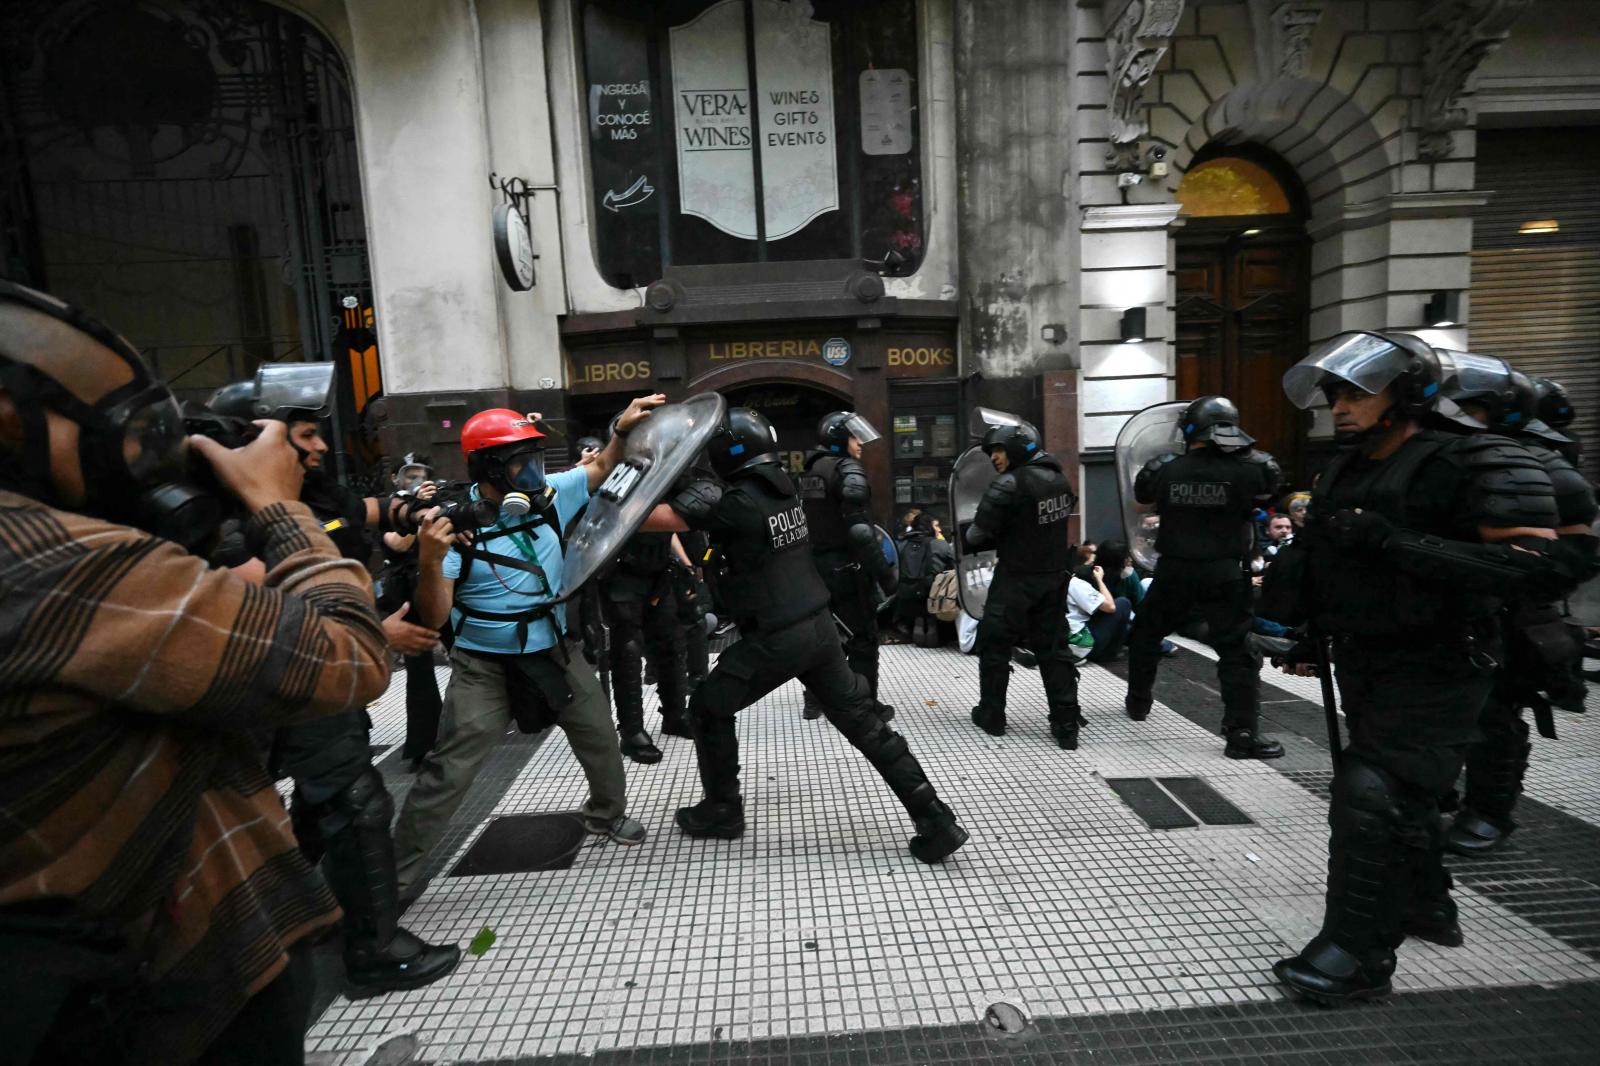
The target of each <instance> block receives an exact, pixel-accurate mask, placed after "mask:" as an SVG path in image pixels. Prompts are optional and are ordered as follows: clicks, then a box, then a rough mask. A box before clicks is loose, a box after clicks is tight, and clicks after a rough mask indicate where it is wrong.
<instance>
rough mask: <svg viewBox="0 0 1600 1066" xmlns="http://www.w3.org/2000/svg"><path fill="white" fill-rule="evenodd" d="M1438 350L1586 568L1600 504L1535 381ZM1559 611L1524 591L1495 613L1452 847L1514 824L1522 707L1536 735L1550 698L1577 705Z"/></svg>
mask: <svg viewBox="0 0 1600 1066" xmlns="http://www.w3.org/2000/svg"><path fill="white" fill-rule="evenodd" d="M1444 355H1445V360H1446V363H1447V367H1446V377H1447V384H1446V386H1445V390H1444V391H1445V395H1446V396H1447V397H1448V398H1449V399H1451V400H1453V401H1455V403H1456V404H1457V405H1458V406H1459V407H1461V408H1462V410H1463V411H1465V412H1466V413H1467V414H1468V415H1469V416H1471V417H1472V418H1473V419H1474V420H1476V421H1478V422H1481V423H1483V425H1484V426H1486V427H1487V429H1488V431H1489V432H1491V433H1495V434H1499V435H1502V436H1504V437H1507V438H1509V439H1511V440H1515V441H1516V442H1517V443H1518V444H1520V445H1521V446H1522V447H1523V448H1524V449H1526V450H1527V451H1528V453H1529V454H1531V455H1532V456H1533V457H1534V458H1535V459H1536V460H1538V462H1539V465H1540V466H1542V467H1543V468H1544V471H1545V473H1546V474H1547V475H1548V476H1549V478H1550V482H1551V486H1552V488H1553V489H1554V491H1555V503H1556V515H1557V522H1558V525H1557V526H1556V535H1557V538H1558V539H1557V541H1556V543H1555V544H1554V545H1553V546H1552V547H1551V551H1552V552H1553V553H1557V554H1563V553H1564V554H1565V555H1566V556H1567V558H1568V561H1569V565H1571V566H1572V567H1573V568H1574V569H1575V570H1577V571H1580V572H1588V571H1590V570H1592V568H1593V566H1594V557H1595V544H1596V541H1595V538H1594V536H1593V531H1592V526H1593V523H1594V521H1595V519H1596V518H1600V506H1597V505H1596V502H1595V494H1594V489H1593V487H1592V486H1591V485H1590V484H1589V482H1588V481H1587V480H1586V479H1585V478H1584V476H1583V475H1582V474H1581V473H1579V472H1578V470H1577V468H1576V467H1574V466H1573V465H1572V464H1571V463H1570V462H1569V461H1568V460H1567V459H1566V458H1565V457H1564V456H1562V455H1561V454H1560V453H1559V452H1557V451H1555V450H1554V449H1555V447H1556V446H1559V445H1561V444H1565V443H1569V442H1570V438H1568V437H1566V436H1564V435H1563V434H1561V433H1559V432H1557V431H1556V430H1554V429H1552V428H1550V427H1549V426H1547V425H1546V424H1545V423H1544V422H1543V421H1541V420H1540V419H1538V418H1537V417H1536V413H1537V407H1538V395H1537V388H1536V386H1535V385H1534V383H1533V381H1532V380H1531V379H1530V378H1529V377H1528V376H1527V375H1526V374H1523V373H1521V372H1520V371H1517V370H1514V369H1512V368H1511V367H1510V366H1509V365H1508V364H1506V363H1505V362H1503V361H1502V360H1499V359H1493V358H1483V357H1479V356H1474V355H1471V354H1468V353H1456V352H1447V353H1444ZM1569 591H1570V590H1569ZM1561 615H1562V611H1561V605H1560V603H1559V602H1536V601H1534V600H1531V599H1529V598H1528V597H1518V598H1516V599H1514V600H1512V601H1511V602H1510V603H1509V604H1508V605H1507V607H1506V609H1505V610H1504V611H1502V614H1501V620H1502V623H1503V630H1504V645H1505V649H1506V654H1505V655H1504V656H1503V657H1502V658H1503V660H1504V661H1503V662H1501V664H1500V667H1499V669H1498V670H1497V671H1496V672H1495V680H1494V687H1493V688H1492V689H1491V690H1490V693H1489V698H1488V699H1487V700H1486V701H1485V702H1484V705H1483V711H1482V713H1481V714H1480V715H1479V718H1478V726H1479V729H1480V730H1481V734H1482V735H1481V736H1480V737H1479V738H1478V739H1477V740H1476V741H1474V742H1473V744H1472V746H1471V747H1470V748H1468V749H1467V757H1466V763H1467V773H1466V790H1465V793H1464V795H1463V798H1462V802H1461V807H1460V810H1459V811H1458V812H1457V813H1456V816H1455V821H1454V822H1453V824H1452V825H1451V827H1450V830H1449V832H1447V833H1446V834H1445V847H1446V848H1447V849H1449V850H1450V851H1453V852H1455V853H1457V854H1460V855H1481V854H1483V853H1485V852H1488V851H1492V850H1493V849H1495V848H1497V847H1498V846H1499V845H1500V844H1501V843H1503V842H1504V841H1505V839H1506V837H1508V836H1510V835H1511V832H1512V830H1513V829H1515V828H1516V822H1515V821H1513V819H1512V812H1513V810H1514V809H1515V807H1516V803H1517V797H1518V796H1519V795H1520V794H1521V793H1522V779H1523V776H1524V775H1525V774H1526V773H1527V769H1528V756H1529V755H1530V754H1531V753H1532V750H1533V748H1532V745H1531V744H1529V742H1528V723H1527V722H1526V721H1524V720H1523V717H1522V711H1523V708H1524V707H1533V708H1534V716H1535V720H1536V721H1538V723H1539V731H1540V734H1541V735H1543V736H1546V737H1549V738H1551V739H1554V736H1555V723H1554V720H1553V716H1552V715H1551V714H1550V706H1551V704H1552V703H1555V704H1556V705H1558V706H1562V707H1564V708H1566V709H1578V710H1581V709H1582V707H1583V698H1584V686H1583V676H1582V673H1581V669H1580V667H1581V652H1582V649H1581V645H1580V644H1579V642H1578V641H1577V640H1576V639H1575V638H1574V636H1573V634H1572V633H1571V632H1570V631H1569V629H1568V627H1567V625H1566V623H1565V622H1564V621H1563V620H1562V617H1561Z"/></svg>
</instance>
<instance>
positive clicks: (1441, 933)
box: [1403, 815, 1466, 948]
mask: <svg viewBox="0 0 1600 1066" xmlns="http://www.w3.org/2000/svg"><path fill="white" fill-rule="evenodd" d="M1454 887H1455V879H1454V878H1452V877H1451V876H1450V871H1449V870H1447V869H1445V865H1444V832H1443V831H1442V830H1441V829H1440V828H1439V818H1438V816H1437V815H1435V816H1434V817H1433V818H1432V819H1431V820H1430V822H1429V833H1428V847H1427V849H1426V850H1424V851H1421V852H1418V853H1417V855H1416V865H1415V867H1414V868H1413V870H1412V874H1411V900H1410V902H1409V903H1408V904H1407V906H1406V917H1405V924H1404V926H1403V930H1404V932H1405V934H1406V936H1414V937H1416V938H1417V939H1418V940H1426V941H1428V942H1429V943H1430V944H1438V945H1439V946H1440V947H1446V948H1458V947H1460V946H1461V945H1462V944H1463V943H1465V942H1466V938H1465V937H1463V936H1462V935H1461V923H1460V921H1458V920H1457V911H1456V901H1455V900H1453V899H1451V898H1450V890H1451V889H1452V888H1454Z"/></svg>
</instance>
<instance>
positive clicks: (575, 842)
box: [450, 813, 584, 877]
mask: <svg viewBox="0 0 1600 1066" xmlns="http://www.w3.org/2000/svg"><path fill="white" fill-rule="evenodd" d="M583 838H584V829H583V819H581V818H579V817H578V816H577V815H575V814H566V813H563V814H511V815H506V816H504V817H501V818H495V819H493V820H492V821H490V823H489V824H488V825H487V826H485V827H484V829H483V832H482V833H481V834H480V835H479V836H478V839H477V840H476V841H474V842H473V845H472V847H470V848H468V849H467V853H466V854H465V855H463V856H461V861H460V862H458V863H456V866H455V869H453V870H451V871H450V876H451V877H481V876H483V875H485V874H520V873H529V872H532V871H535V870H565V869H566V868H567V867H569V866H571V865H572V860H573V859H574V858H575V857H577V854H578V849H579V848H581V847H582V846H583Z"/></svg>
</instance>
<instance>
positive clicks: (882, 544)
mask: <svg viewBox="0 0 1600 1066" xmlns="http://www.w3.org/2000/svg"><path fill="white" fill-rule="evenodd" d="M872 531H873V532H874V533H876V534H877V535H878V550H879V551H881V552H882V553H883V561H884V562H885V563H886V564H887V566H888V571H887V573H885V574H884V575H883V576H882V577H881V578H880V579H879V580H878V581H877V582H876V583H875V584H874V585H873V587H874V588H876V589H877V590H878V591H879V593H880V594H881V595H879V597H878V604H877V605H878V608H879V609H880V610H881V609H882V608H884V607H886V606H887V605H888V604H889V603H891V602H892V601H893V600H894V590H895V589H897V588H899V587H900V549H899V548H897V547H896V546H895V543H894V538H893V537H891V536H889V531H888V530H886V529H884V528H883V527H882V526H873V527H872Z"/></svg>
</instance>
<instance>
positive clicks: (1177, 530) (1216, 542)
mask: <svg viewBox="0 0 1600 1066" xmlns="http://www.w3.org/2000/svg"><path fill="white" fill-rule="evenodd" d="M1264 469H1265V468H1264V467H1263V466H1262V464H1260V463H1257V462H1253V461H1251V460H1249V459H1245V458H1243V457H1241V456H1236V455H1229V454H1228V453H1226V452H1224V451H1221V450H1219V449H1217V448H1197V449H1195V450H1194V451H1192V452H1188V453H1186V454H1184V455H1180V456H1178V457H1177V458H1176V459H1174V460H1172V462H1170V463H1167V464H1166V465H1165V466H1163V467H1161V469H1160V471H1159V472H1158V473H1157V474H1156V485H1155V501H1154V502H1155V508H1156V512H1157V513H1158V514H1160V516H1161V529H1160V531H1159V532H1158V533H1157V534H1156V550H1157V551H1159V552H1160V553H1161V558H1162V559H1163V560H1166V559H1174V560H1184V561H1186V562H1219V563H1231V562H1238V563H1241V564H1242V563H1244V561H1245V560H1247V559H1248V558H1249V557H1250V544H1251V531H1250V519H1251V516H1252V515H1253V514H1254V513H1255V500H1256V497H1257V496H1258V495H1260V494H1261V493H1262V492H1263V491H1264V482H1265V480H1266V478H1265V475H1264V473H1263V471H1264Z"/></svg>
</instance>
